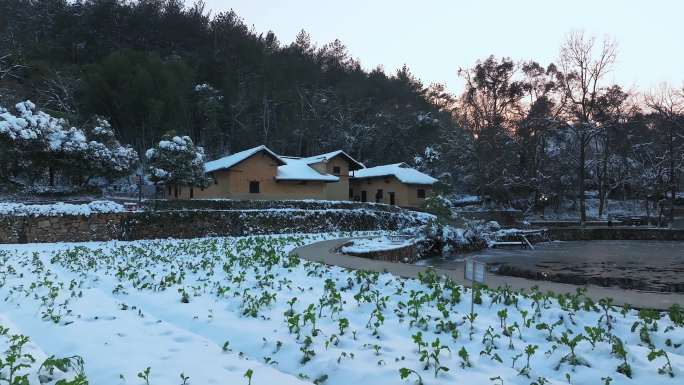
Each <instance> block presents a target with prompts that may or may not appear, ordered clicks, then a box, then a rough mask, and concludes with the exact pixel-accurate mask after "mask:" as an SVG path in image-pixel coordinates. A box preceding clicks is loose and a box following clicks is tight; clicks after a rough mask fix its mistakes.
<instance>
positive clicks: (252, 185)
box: [249, 181, 259, 194]
mask: <svg viewBox="0 0 684 385" xmlns="http://www.w3.org/2000/svg"><path fill="white" fill-rule="evenodd" d="M249 192H250V194H258V193H259V182H258V181H251V182H249Z"/></svg>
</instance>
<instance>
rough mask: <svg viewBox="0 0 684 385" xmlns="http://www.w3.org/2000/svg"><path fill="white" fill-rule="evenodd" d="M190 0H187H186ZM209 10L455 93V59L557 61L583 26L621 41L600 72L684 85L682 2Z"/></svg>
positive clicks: (354, 0)
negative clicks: (303, 34) (304, 37)
mask: <svg viewBox="0 0 684 385" xmlns="http://www.w3.org/2000/svg"><path fill="white" fill-rule="evenodd" d="M188 2H189V1H188ZM205 2H206V4H207V9H211V10H212V15H214V14H216V13H218V12H220V11H225V10H229V9H231V8H232V9H233V10H235V12H236V13H237V14H238V15H240V16H241V17H242V18H243V19H244V20H245V22H246V23H247V25H249V26H253V27H254V29H255V30H256V31H257V32H264V33H265V32H267V31H269V30H272V31H274V32H275V33H276V35H277V36H278V39H279V40H280V42H281V43H285V44H289V43H290V42H292V41H293V40H294V38H295V36H296V34H297V33H298V32H299V31H300V30H301V29H305V30H306V31H307V32H308V33H309V34H310V35H311V39H312V41H313V42H315V43H317V45H318V46H320V45H322V44H325V43H327V42H330V41H333V40H334V39H335V38H339V39H340V40H341V41H342V42H343V43H344V44H345V45H346V46H347V48H348V51H349V52H350V54H351V56H352V57H354V58H358V59H360V61H361V64H362V66H363V67H364V68H366V69H372V68H374V67H376V66H377V65H383V66H384V68H385V70H386V72H388V73H391V72H394V70H395V69H397V68H400V67H401V66H402V65H403V64H404V63H405V64H407V65H408V67H409V68H410V69H411V71H412V72H413V73H414V74H415V75H416V76H417V77H418V78H420V79H421V80H422V81H423V83H424V84H425V85H427V84H429V83H433V82H434V83H444V84H446V85H447V87H448V88H449V90H450V91H452V92H461V91H462V82H461V81H460V80H459V78H458V75H457V71H458V68H459V67H470V66H472V65H473V64H474V63H475V62H476V60H478V59H484V58H486V57H487V56H489V55H490V54H494V55H495V56H498V57H500V56H508V57H511V58H512V59H514V60H516V61H518V60H528V59H534V60H536V61H538V62H540V64H542V65H546V64H548V63H549V62H551V61H553V62H557V57H558V51H559V46H560V44H561V42H562V41H563V40H564V37H565V36H566V34H567V33H568V32H570V31H572V30H577V29H582V30H584V31H585V32H586V33H588V34H591V35H595V36H597V37H598V38H603V36H606V35H607V36H610V37H612V38H614V39H616V40H617V42H618V62H617V65H616V68H615V70H614V71H613V73H612V74H611V75H610V77H609V78H608V79H607V80H608V81H611V82H615V83H618V84H620V85H622V86H623V87H625V88H638V89H642V90H646V89H649V88H651V87H654V86H657V85H658V84H659V83H662V82H669V83H670V84H672V85H673V86H675V87H681V86H682V85H683V84H684V19H683V17H684V1H680V0H650V1H647V0H644V1H635V0H622V1H619V0H567V1H554V0H544V1H543V0H470V1H463V0H451V1H448V0H439V1H436V0H435V1H429V0H422V1H421V0H413V1H409V0H381V1H380V0H378V1H372V0H365V1H364V0H336V1H325V0H298V1H294V0H292V1H281V0H230V1H228V0H205Z"/></svg>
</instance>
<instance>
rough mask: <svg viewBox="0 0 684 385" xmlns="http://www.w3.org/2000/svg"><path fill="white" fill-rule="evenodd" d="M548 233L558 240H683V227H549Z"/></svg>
mask: <svg viewBox="0 0 684 385" xmlns="http://www.w3.org/2000/svg"><path fill="white" fill-rule="evenodd" d="M548 234H549V237H550V238H551V239H553V240H558V241H592V240H606V241H610V240H634V241H638V240H651V241H684V229H658V228H639V227H584V228H582V227H558V228H549V230H548Z"/></svg>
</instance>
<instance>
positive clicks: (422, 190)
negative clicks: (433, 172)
mask: <svg viewBox="0 0 684 385" xmlns="http://www.w3.org/2000/svg"><path fill="white" fill-rule="evenodd" d="M418 198H425V189H422V188H419V189H418Z"/></svg>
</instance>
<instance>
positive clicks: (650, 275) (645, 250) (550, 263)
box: [419, 241, 684, 292]
mask: <svg viewBox="0 0 684 385" xmlns="http://www.w3.org/2000/svg"><path fill="white" fill-rule="evenodd" d="M465 257H475V258H476V259H478V260H480V261H483V262H487V263H488V264H489V265H490V266H491V271H492V272H494V273H497V274H502V275H511V276H518V277H525V278H532V279H542V280H551V281H556V282H564V283H573V284H595V285H600V286H619V287H623V288H626V289H639V290H649V291H661V292H684V242H679V241H573V242H549V243H544V244H537V245H535V249H534V250H530V249H488V250H483V251H479V252H476V253H468V254H460V255H456V256H452V257H446V258H443V257H435V258H430V259H426V260H422V261H420V262H419V263H420V264H421V265H429V266H434V267H440V268H446V269H449V268H455V267H457V266H458V265H459V264H462V263H463V260H464V258H465Z"/></svg>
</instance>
